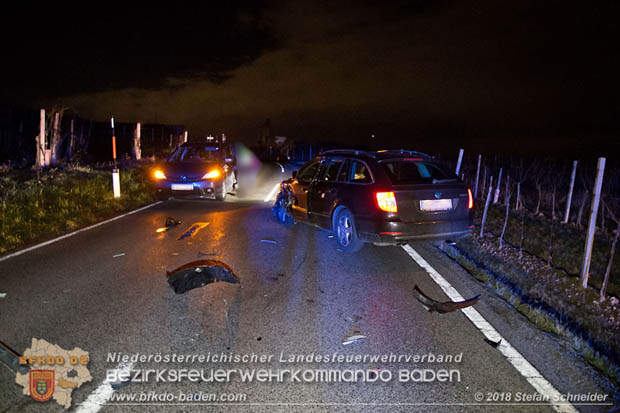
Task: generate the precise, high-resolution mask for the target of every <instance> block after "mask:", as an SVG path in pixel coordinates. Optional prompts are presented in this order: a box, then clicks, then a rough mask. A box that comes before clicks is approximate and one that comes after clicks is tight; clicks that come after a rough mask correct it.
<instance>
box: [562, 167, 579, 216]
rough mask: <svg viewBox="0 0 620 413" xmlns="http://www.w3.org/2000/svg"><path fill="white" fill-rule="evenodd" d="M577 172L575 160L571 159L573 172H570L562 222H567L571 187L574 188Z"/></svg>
mask: <svg viewBox="0 0 620 413" xmlns="http://www.w3.org/2000/svg"><path fill="white" fill-rule="evenodd" d="M576 172H577V161H573V172H572V173H571V174H570V187H569V188H568V198H567V199H566V212H565V213H564V221H562V222H564V223H565V224H566V223H568V218H569V216H570V207H571V205H570V204H571V203H572V201H573V189H574V188H575V173H576Z"/></svg>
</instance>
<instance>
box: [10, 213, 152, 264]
mask: <svg viewBox="0 0 620 413" xmlns="http://www.w3.org/2000/svg"><path fill="white" fill-rule="evenodd" d="M161 203H162V201H157V202H155V203H152V204H149V205H146V206H143V207H142V208H138V209H134V210H133V211H131V212H127V213H126V214H123V215H119V216H117V217H114V218H110V219H108V220H105V221H101V222H98V223H96V224H94V225H91V226H90V227H86V228H82V229H78V230H77V231H74V232H71V233H70V234H65V235H61V236H60V237H58V238H54V239H51V240H49V241H45V242H42V243H40V244H37V245H33V246H32V247H28V248H25V249H23V250H20V251H17V252H14V253H12V254H9V255H5V256H4V257H0V262H1V261H5V260H8V259H9V258H13V257H17V256H18V255H22V254H25V253H27V252H30V251H32V250H36V249H37V248H41V247H45V246H46V245H50V244H53V243H55V242H58V241H60V240H63V239H65V238H69V237H72V236H74V235H75V234H79V233H80V232H84V231H88V230H89V229H93V228H96V227H98V226H101V225H104V224H107V223H108V222H112V221H116V220H117V219H121V218H123V217H126V216H127V215H131V214H135V213H136V212H140V211H143V210H145V209H147V208H150V207H152V206H155V205H157V204H161Z"/></svg>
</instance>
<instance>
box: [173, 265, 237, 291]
mask: <svg viewBox="0 0 620 413" xmlns="http://www.w3.org/2000/svg"><path fill="white" fill-rule="evenodd" d="M167 276H168V284H170V286H171V287H172V288H173V289H174V292H175V293H177V294H183V293H185V292H186V291H189V290H191V289H194V288H198V287H203V286H205V285H207V284H211V283H213V282H219V281H225V282H228V283H232V284H238V283H239V282H240V280H239V277H237V276H236V275H235V274H234V272H233V270H232V269H231V268H230V267H229V266H228V265H226V264H224V263H223V262H221V261H215V260H197V261H192V262H190V263H187V264H185V265H182V266H180V267H179V268H177V269H175V270H173V271H168V272H167Z"/></svg>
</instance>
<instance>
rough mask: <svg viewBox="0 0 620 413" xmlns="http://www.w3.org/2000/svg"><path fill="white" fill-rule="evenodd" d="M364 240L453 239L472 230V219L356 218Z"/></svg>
mask: <svg viewBox="0 0 620 413" xmlns="http://www.w3.org/2000/svg"><path fill="white" fill-rule="evenodd" d="M356 224H357V232H358V236H359V237H360V239H361V240H362V241H364V242H373V243H379V244H399V243H402V242H406V241H413V240H419V241H426V240H446V239H450V240H454V239H458V238H463V237H465V236H467V235H469V234H470V233H471V232H472V228H473V227H472V219H471V218H468V219H464V220H459V221H432V222H399V221H375V220H364V219H356Z"/></svg>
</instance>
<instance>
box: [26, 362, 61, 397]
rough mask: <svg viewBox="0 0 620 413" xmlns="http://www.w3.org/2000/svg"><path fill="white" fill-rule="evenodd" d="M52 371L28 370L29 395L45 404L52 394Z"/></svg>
mask: <svg viewBox="0 0 620 413" xmlns="http://www.w3.org/2000/svg"><path fill="white" fill-rule="evenodd" d="M54 373H55V371H54V370H30V395H31V396H32V398H33V399H35V400H36V401H38V402H45V401H48V400H49V399H51V398H52V395H53V394H54Z"/></svg>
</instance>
